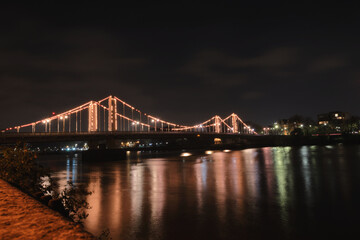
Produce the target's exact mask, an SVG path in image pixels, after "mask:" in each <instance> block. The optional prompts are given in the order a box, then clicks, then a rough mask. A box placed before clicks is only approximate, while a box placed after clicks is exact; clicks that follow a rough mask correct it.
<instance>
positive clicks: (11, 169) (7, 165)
mask: <svg viewBox="0 0 360 240" xmlns="http://www.w3.org/2000/svg"><path fill="white" fill-rule="evenodd" d="M36 159H37V156H36V154H35V153H33V152H31V151H30V150H29V149H28V148H27V147H26V145H25V144H20V143H18V144H17V145H16V146H15V147H14V148H12V147H3V148H1V149H0V178H2V179H4V180H5V181H7V182H9V183H11V184H13V185H14V186H16V187H18V188H20V189H21V190H22V191H24V192H26V193H28V194H30V195H32V196H34V197H36V198H38V199H39V198H40V199H41V200H42V201H43V202H44V203H45V202H46V204H47V202H49V201H50V200H51V199H52V198H54V199H56V200H57V201H59V202H61V203H62V205H63V208H61V207H59V206H56V205H54V206H56V207H53V208H54V209H56V210H58V209H62V210H60V211H59V210H58V211H59V212H60V213H62V214H63V215H65V216H67V217H70V218H71V219H72V220H73V221H74V222H77V223H80V222H81V221H82V220H84V219H85V218H86V217H87V216H88V214H86V212H85V211H86V209H89V208H90V206H89V203H88V202H87V201H86V196H87V195H89V194H91V192H88V191H87V190H86V189H85V188H84V187H82V186H78V187H75V186H73V184H72V183H71V182H68V184H67V186H66V187H65V190H64V191H62V192H61V193H58V192H57V191H56V189H58V188H57V184H56V183H55V182H54V181H53V180H52V178H51V176H50V171H49V170H47V169H45V168H44V167H42V166H41V165H39V164H38V163H37V161H36ZM52 204H54V203H53V202H52Z"/></svg>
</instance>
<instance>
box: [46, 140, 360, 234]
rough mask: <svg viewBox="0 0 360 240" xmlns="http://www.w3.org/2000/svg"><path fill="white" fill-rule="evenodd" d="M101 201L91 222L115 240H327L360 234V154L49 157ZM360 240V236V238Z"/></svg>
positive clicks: (321, 149) (277, 151) (350, 150)
mask: <svg viewBox="0 0 360 240" xmlns="http://www.w3.org/2000/svg"><path fill="white" fill-rule="evenodd" d="M41 161H42V162H44V163H45V164H46V165H47V166H49V167H51V168H52V170H53V171H54V173H53V177H54V178H55V179H56V180H57V181H58V182H59V183H60V186H62V187H63V186H64V185H65V184H66V182H67V181H73V182H74V183H75V184H84V185H85V186H86V187H87V189H88V190H90V191H93V194H92V195H90V196H88V197H87V201H88V202H89V203H90V205H91V207H92V208H91V209H90V210H89V211H88V213H89V216H88V218H87V219H86V220H85V222H84V225H85V228H86V230H88V231H89V232H91V233H93V234H94V235H98V234H100V232H101V231H103V230H104V229H109V230H110V234H111V237H112V238H113V239H264V238H267V239H275V238H277V239H319V238H321V239H324V238H328V237H339V238H343V239H347V238H350V237H351V235H352V234H357V235H358V234H359V233H360V207H359V206H360V146H356V145H355V146H343V145H337V146H303V147H265V148H256V149H246V150H241V151H230V152H224V151H215V152H213V153H211V152H207V154H206V153H205V152H200V153H199V152H198V153H194V154H193V155H192V156H187V157H181V156H180V153H171V154H167V155H166V154H164V155H161V154H159V155H157V156H156V155H147V154H141V153H131V154H129V155H128V160H127V161H124V160H123V161H106V159H99V161H97V162H90V163H89V162H85V161H82V160H81V158H79V157H76V156H44V157H42V159H41ZM358 236H359V235H358Z"/></svg>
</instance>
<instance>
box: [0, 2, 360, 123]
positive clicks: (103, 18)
mask: <svg viewBox="0 0 360 240" xmlns="http://www.w3.org/2000/svg"><path fill="white" fill-rule="evenodd" d="M47 2H48V1H44V2H42V4H39V3H38V4H36V3H33V2H32V3H31V5H20V4H18V5H11V6H2V7H1V10H0V22H1V23H0V27H1V35H0V82H1V87H0V100H1V101H0V108H1V110H2V111H1V118H0V128H5V127H9V126H13V125H17V124H21V123H27V122H32V121H34V120H39V119H42V118H44V117H47V116H49V115H50V114H51V112H53V111H54V112H61V111H64V110H67V109H68V108H72V107H75V106H77V105H80V104H82V103H84V102H87V101H89V100H100V99H102V98H104V97H106V96H108V95H110V94H112V95H115V96H117V97H119V98H121V99H123V100H125V101H127V102H128V103H130V104H132V105H133V106H135V107H137V108H139V109H141V110H142V111H144V112H147V113H151V114H153V115H157V116H158V117H160V118H162V119H165V120H168V121H171V122H176V123H179V124H181V123H184V124H192V123H193V124H196V123H198V122H201V121H203V120H206V119H208V118H210V117H211V116H213V115H215V114H219V115H220V116H227V115H229V114H230V113H232V112H235V113H237V114H238V115H239V116H240V117H242V118H243V119H244V120H250V121H254V122H257V123H260V124H270V123H272V122H273V121H275V120H277V119H280V118H286V117H290V116H291V115H293V114H295V113H297V114H301V115H304V116H309V117H312V118H314V119H315V118H316V114H317V113H322V112H328V111H333V110H341V111H347V112H349V113H351V114H354V115H360V109H359V106H358V104H359V100H360V94H359V90H360V88H359V87H360V69H359V64H360V60H359V54H360V47H359V46H360V29H359V28H360V24H359V23H360V21H359V17H358V16H357V15H359V14H358V12H356V8H354V7H352V6H339V5H334V6H332V7H331V6H327V7H324V6H321V7H315V6H312V5H309V6H306V8H304V6H300V5H292V6H290V5H288V6H279V5H263V4H260V3H259V4H258V5H261V7H256V6H251V5H246V6H239V7H235V6H231V5H229V6H224V5H222V6H217V5H210V6H209V5H202V6H191V8H190V7H189V6H185V5H180V4H178V5H153V4H150V3H148V4H147V5H144V4H140V3H139V6H137V7H132V8H130V7H125V6H122V7H121V6H116V7H115V6H109V5H107V6H98V5H88V3H87V2H83V3H82V4H78V5H67V6H64V5H61V4H59V5H49V4H48V3H47ZM149 2H150V1H149ZM59 3H60V2H59Z"/></svg>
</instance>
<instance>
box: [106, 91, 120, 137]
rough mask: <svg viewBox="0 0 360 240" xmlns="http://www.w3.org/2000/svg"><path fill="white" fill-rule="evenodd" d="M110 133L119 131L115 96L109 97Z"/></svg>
mask: <svg viewBox="0 0 360 240" xmlns="http://www.w3.org/2000/svg"><path fill="white" fill-rule="evenodd" d="M108 101H109V114H108V131H110V132H112V131H117V127H118V126H117V104H116V99H115V98H114V97H113V96H110V97H109V100H108Z"/></svg>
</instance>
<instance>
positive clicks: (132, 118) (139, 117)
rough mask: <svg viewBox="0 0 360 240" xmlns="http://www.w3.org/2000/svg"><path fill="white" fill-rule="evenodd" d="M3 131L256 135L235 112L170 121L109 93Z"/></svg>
mask: <svg viewBox="0 0 360 240" xmlns="http://www.w3.org/2000/svg"><path fill="white" fill-rule="evenodd" d="M1 132H2V133H49V134H51V133H54V134H59V133H75V134H76V133H79V134H81V133H96V132H119V133H121V132H122V133H128V132H142V133H145V132H151V133H155V132H156V133H161V132H198V133H199V132H202V133H218V134H219V133H232V134H256V132H255V131H254V129H252V128H251V127H250V126H248V125H247V124H245V123H244V121H243V120H242V119H241V118H240V117H239V116H238V115H237V114H235V113H232V114H230V115H229V116H227V117H226V118H221V117H220V116H217V115H216V116H213V117H212V118H210V119H208V120H206V121H204V122H202V123H198V124H196V125H192V126H186V125H181V124H177V123H173V122H168V121H165V120H163V119H160V118H157V117H155V116H153V115H150V114H147V113H144V112H142V111H140V110H139V109H137V108H135V107H133V106H132V105H130V104H128V103H126V102H125V101H123V100H121V99H119V98H117V97H115V96H108V97H106V98H104V99H102V100H100V101H89V102H87V103H84V104H82V105H80V106H78V107H75V108H73V109H70V110H67V111H65V112H62V113H59V114H55V113H54V112H53V114H52V116H49V117H47V118H44V119H41V120H38V121H35V122H31V123H26V124H22V125H17V126H12V127H9V128H6V129H3V130H2V131H1Z"/></svg>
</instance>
